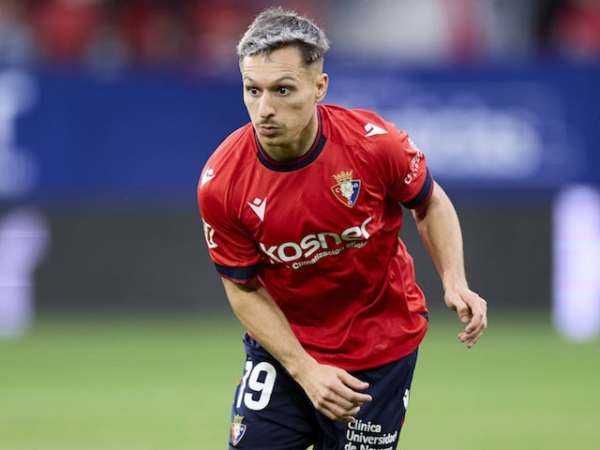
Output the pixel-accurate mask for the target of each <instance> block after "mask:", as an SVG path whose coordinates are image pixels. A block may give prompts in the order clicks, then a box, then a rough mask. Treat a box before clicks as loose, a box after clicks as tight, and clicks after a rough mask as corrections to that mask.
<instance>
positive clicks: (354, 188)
mask: <svg viewBox="0 0 600 450" xmlns="http://www.w3.org/2000/svg"><path fill="white" fill-rule="evenodd" d="M333 179H334V180H335V182H336V184H335V185H334V186H331V192H333V195H335V198H337V199H338V200H339V201H340V202H342V203H343V204H344V205H346V206H347V207H348V208H352V207H353V206H354V205H355V203H356V200H357V199H358V194H359V193H360V180H356V179H352V171H351V170H343V171H341V172H340V173H337V174H335V175H333Z"/></svg>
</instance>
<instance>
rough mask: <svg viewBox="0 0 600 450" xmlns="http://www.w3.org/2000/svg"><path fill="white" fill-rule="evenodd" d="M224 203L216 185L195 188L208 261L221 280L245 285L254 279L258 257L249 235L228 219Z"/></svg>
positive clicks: (222, 195) (208, 184)
mask: <svg viewBox="0 0 600 450" xmlns="http://www.w3.org/2000/svg"><path fill="white" fill-rule="evenodd" d="M215 181H216V180H215ZM215 184H216V183H215ZM225 202H226V198H225V195H224V192H223V191H221V190H220V189H218V187H217V186H215V185H212V186H211V183H207V185H206V186H204V187H203V186H202V185H201V184H200V185H199V186H198V206H199V208H200V215H201V216H202V222H203V227H204V237H205V239H206V245H207V246H208V253H209V255H210V258H211V259H212V261H213V263H214V264H215V267H216V269H217V272H219V274H220V275H221V276H222V277H223V278H227V279H229V280H231V281H233V282H234V283H238V284H244V283H247V282H248V281H250V280H252V279H253V278H254V277H255V275H256V272H257V268H258V264H259V261H260V259H261V257H260V254H259V253H258V249H257V247H256V244H255V242H254V241H253V240H252V238H251V237H250V235H249V234H248V233H247V232H246V231H245V230H244V229H243V228H242V227H241V226H240V225H239V223H238V222H237V221H236V220H234V219H233V218H231V216H230V214H229V212H230V211H231V209H230V208H228V207H227V205H226V203H225Z"/></svg>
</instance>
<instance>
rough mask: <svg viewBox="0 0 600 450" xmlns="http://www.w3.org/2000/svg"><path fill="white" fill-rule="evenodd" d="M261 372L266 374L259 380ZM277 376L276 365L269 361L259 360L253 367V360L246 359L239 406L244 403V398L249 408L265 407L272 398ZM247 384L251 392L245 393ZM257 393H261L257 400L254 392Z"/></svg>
mask: <svg viewBox="0 0 600 450" xmlns="http://www.w3.org/2000/svg"><path fill="white" fill-rule="evenodd" d="M261 373H264V374H265V375H264V380H263V381H259V378H260V376H261ZM276 377H277V371H276V370H275V367H273V366H272V365H271V364H269V363H268V362H264V361H263V362H259V363H258V364H257V365H256V366H254V368H252V361H246V368H245V370H244V376H243V378H242V382H241V384H240V391H239V393H238V398H237V407H238V408H239V407H240V406H241V405H242V399H243V400H244V404H245V405H246V407H247V408H248V409H251V410H253V411H260V410H261V409H265V408H266V407H267V405H268V404H269V401H270V400H271V394H272V393H273V387H274V386H275V378H276ZM246 384H247V385H248V390H249V391H251V392H247V393H244V391H245V390H246ZM256 393H260V396H259V397H258V399H256V400H255V399H254V394H256Z"/></svg>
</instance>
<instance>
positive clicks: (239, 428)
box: [229, 416, 246, 447]
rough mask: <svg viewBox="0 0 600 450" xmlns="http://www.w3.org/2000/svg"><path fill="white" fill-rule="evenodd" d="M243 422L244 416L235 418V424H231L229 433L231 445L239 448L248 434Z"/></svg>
mask: <svg viewBox="0 0 600 450" xmlns="http://www.w3.org/2000/svg"><path fill="white" fill-rule="evenodd" d="M243 420H244V416H234V418H233V422H232V423H231V430H230V431H229V434H230V438H231V445H233V446H234V447H237V445H238V444H239V443H240V441H241V440H242V438H243V437H244V434H245V433H246V425H245V424H243V423H242V421H243Z"/></svg>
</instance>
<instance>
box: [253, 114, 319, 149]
mask: <svg viewBox="0 0 600 450" xmlns="http://www.w3.org/2000/svg"><path fill="white" fill-rule="evenodd" d="M318 131H319V118H318V111H317V108H315V112H314V113H313V115H312V116H311V118H310V121H309V122H308V124H306V126H305V127H304V128H303V129H302V131H300V134H298V135H297V136H296V137H295V138H294V139H293V140H292V141H290V142H286V143H285V144H272V143H269V142H265V140H264V139H261V137H260V136H258V141H259V142H260V145H261V147H262V148H263V150H264V151H265V153H266V154H267V155H269V156H270V157H271V158H272V159H274V160H275V161H288V160H290V159H296V158H300V157H301V156H302V155H304V154H305V153H306V152H308V151H309V150H310V148H311V147H312V144H313V143H314V141H315V139H316V138H317V133H318Z"/></svg>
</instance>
